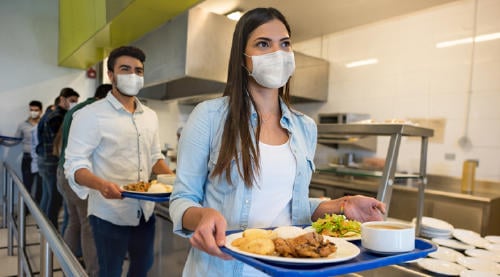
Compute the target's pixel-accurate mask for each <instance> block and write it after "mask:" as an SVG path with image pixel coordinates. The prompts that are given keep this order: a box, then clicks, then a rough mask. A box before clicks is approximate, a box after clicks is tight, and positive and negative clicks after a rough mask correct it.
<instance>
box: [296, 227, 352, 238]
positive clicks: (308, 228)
mask: <svg viewBox="0 0 500 277" xmlns="http://www.w3.org/2000/svg"><path fill="white" fill-rule="evenodd" d="M304 230H306V231H312V232H316V230H314V228H313V227H312V226H307V227H305V228H304ZM339 239H343V240H347V241H351V240H360V239H361V235H357V236H352V237H341V238H339Z"/></svg>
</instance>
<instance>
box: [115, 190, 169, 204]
mask: <svg viewBox="0 0 500 277" xmlns="http://www.w3.org/2000/svg"><path fill="white" fill-rule="evenodd" d="M170 194H171V193H170V192H169V193H155V194H141V193H134V192H127V191H122V196H123V197H128V198H135V199H139V200H147V201H153V202H168V201H170Z"/></svg>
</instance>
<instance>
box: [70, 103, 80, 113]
mask: <svg viewBox="0 0 500 277" xmlns="http://www.w3.org/2000/svg"><path fill="white" fill-rule="evenodd" d="M76 104H78V103H76V102H69V109H68V111H69V110H71V109H73V108H74V107H75V106H76Z"/></svg>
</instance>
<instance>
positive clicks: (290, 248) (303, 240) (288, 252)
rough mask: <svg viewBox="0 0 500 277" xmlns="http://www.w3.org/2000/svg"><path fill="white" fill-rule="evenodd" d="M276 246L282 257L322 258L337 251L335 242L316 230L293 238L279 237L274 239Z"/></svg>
mask: <svg viewBox="0 0 500 277" xmlns="http://www.w3.org/2000/svg"><path fill="white" fill-rule="evenodd" d="M274 246H275V249H276V252H277V253H278V254H279V255H280V256H282V257H295V258H320V257H327V256H329V255H330V254H332V253H334V252H335V251H337V247H336V246H335V244H334V243H333V242H330V241H325V240H324V239H323V236H322V235H320V234H317V233H316V232H309V233H307V234H304V235H301V236H298V237H296V238H292V239H282V238H277V239H275V240H274Z"/></svg>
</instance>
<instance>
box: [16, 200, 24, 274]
mask: <svg viewBox="0 0 500 277" xmlns="http://www.w3.org/2000/svg"><path fill="white" fill-rule="evenodd" d="M17 203H18V205H19V207H18V208H19V209H18V211H19V213H18V216H17V218H18V219H19V225H18V237H17V272H18V273H17V275H18V276H24V266H23V263H24V261H23V258H24V247H25V245H26V235H25V234H26V232H25V227H26V221H25V220H26V218H25V210H24V199H23V197H22V196H21V194H19V197H18V201H17Z"/></svg>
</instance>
